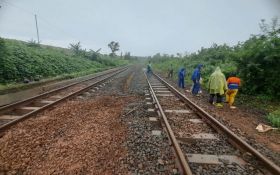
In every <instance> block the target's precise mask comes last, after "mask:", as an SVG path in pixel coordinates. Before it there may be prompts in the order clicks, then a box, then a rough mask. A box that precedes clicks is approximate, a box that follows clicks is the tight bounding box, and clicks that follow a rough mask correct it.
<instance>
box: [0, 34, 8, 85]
mask: <svg viewBox="0 0 280 175" xmlns="http://www.w3.org/2000/svg"><path fill="white" fill-rule="evenodd" d="M6 53H7V49H6V46H5V41H4V39H2V38H0V82H3V81H4V75H3V74H4V67H3V66H4V59H5V56H6Z"/></svg>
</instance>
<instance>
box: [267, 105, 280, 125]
mask: <svg viewBox="0 0 280 175" xmlns="http://www.w3.org/2000/svg"><path fill="white" fill-rule="evenodd" d="M267 119H268V120H269V122H270V123H271V124H272V126H274V127H277V128H280V109H278V110H276V111H273V112H271V113H269V114H268V115H267Z"/></svg>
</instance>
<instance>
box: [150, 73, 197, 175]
mask: <svg viewBox="0 0 280 175" xmlns="http://www.w3.org/2000/svg"><path fill="white" fill-rule="evenodd" d="M145 76H146V79H147V82H148V85H149V88H150V92H151V95H152V97H153V99H154V100H155V102H156V105H157V107H158V111H159V113H160V115H161V117H162V119H163V121H164V124H165V126H166V129H167V133H168V136H169V138H170V140H171V142H172V145H173V146H174V149H175V152H176V156H177V158H178V160H179V163H180V166H181V167H180V168H181V169H182V171H183V173H184V174H186V175H192V171H191V169H190V167H189V164H188V162H187V159H186V157H185V156H184V153H183V151H182V149H181V147H180V146H179V143H178V142H177V139H176V137H175V135H174V133H173V131H172V129H171V126H170V124H169V122H168V120H167V117H166V115H165V113H164V111H163V109H162V107H161V105H160V103H159V101H158V99H157V97H156V94H155V92H154V90H153V87H152V85H151V83H150V82H149V79H148V77H147V75H146V74H145Z"/></svg>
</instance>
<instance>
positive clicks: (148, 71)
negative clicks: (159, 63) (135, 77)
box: [147, 61, 152, 77]
mask: <svg viewBox="0 0 280 175" xmlns="http://www.w3.org/2000/svg"><path fill="white" fill-rule="evenodd" d="M147 74H148V77H150V76H151V74H152V64H151V61H149V64H148V65H147Z"/></svg>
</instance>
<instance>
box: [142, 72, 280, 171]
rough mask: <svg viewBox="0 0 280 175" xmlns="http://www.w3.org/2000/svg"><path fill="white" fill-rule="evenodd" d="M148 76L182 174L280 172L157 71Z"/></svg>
mask: <svg viewBox="0 0 280 175" xmlns="http://www.w3.org/2000/svg"><path fill="white" fill-rule="evenodd" d="M146 78H147V82H148V84H149V90H148V91H146V97H147V98H146V99H147V100H148V102H147V104H150V105H151V107H150V108H149V109H148V111H149V112H156V113H157V114H158V115H159V116H160V120H161V122H162V123H163V127H164V130H165V131H166V132H167V134H168V136H169V140H170V142H171V145H172V146H173V149H174V152H175V155H176V157H177V161H176V162H178V163H177V164H178V168H179V170H180V172H181V174H280V168H279V167H278V166H277V165H276V164H274V163H273V162H272V161H270V160H269V159H268V158H266V157H265V156H264V155H262V154H261V153H260V152H258V151H257V150H256V149H254V148H253V147H251V146H250V145H249V144H247V143H246V142H245V141H243V140H242V139H241V138H239V137H238V136H237V135H235V134H234V133H233V132H231V131H230V130H229V129H228V128H226V127H225V126H224V125H223V124H221V123H220V122H219V121H217V120H216V119H215V118H214V117H212V116H211V115H210V114H208V113H207V112H205V111H204V110H203V109H201V108H200V107H199V106H197V105H195V104H194V103H192V102H191V101H190V100H189V99H188V98H187V97H186V96H185V95H183V94H182V93H180V92H179V91H178V90H176V89H175V88H174V87H173V86H171V85H170V84H169V83H167V82H166V81H165V80H163V79H162V78H161V77H159V76H158V75H156V74H154V75H151V76H149V77H146Z"/></svg>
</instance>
